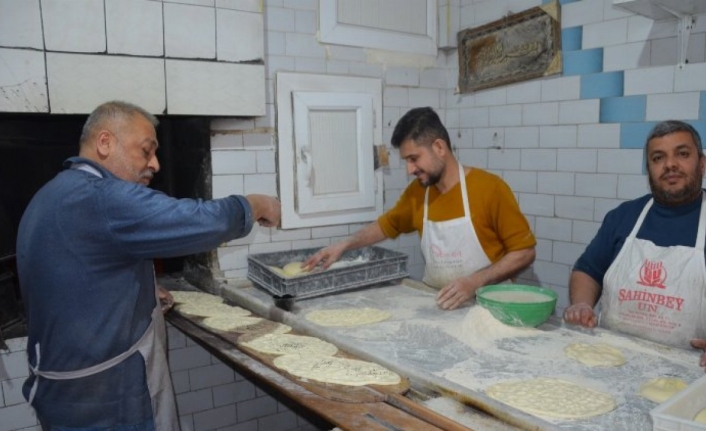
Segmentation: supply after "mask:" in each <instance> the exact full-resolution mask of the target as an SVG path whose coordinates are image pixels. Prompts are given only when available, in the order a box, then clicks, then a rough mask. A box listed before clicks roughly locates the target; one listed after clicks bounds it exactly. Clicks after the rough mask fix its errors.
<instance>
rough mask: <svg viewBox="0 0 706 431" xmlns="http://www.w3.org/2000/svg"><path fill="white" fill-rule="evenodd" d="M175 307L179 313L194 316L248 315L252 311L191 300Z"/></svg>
mask: <svg viewBox="0 0 706 431" xmlns="http://www.w3.org/2000/svg"><path fill="white" fill-rule="evenodd" d="M174 309H175V310H177V311H178V312H179V313H182V314H185V315H187V316H193V317H211V316H219V315H221V314H226V315H235V316H247V315H249V314H250V312H249V311H248V310H246V309H244V308H240V307H233V306H230V305H228V304H220V303H217V302H189V303H186V304H180V305H177V306H176V307H175V308H174Z"/></svg>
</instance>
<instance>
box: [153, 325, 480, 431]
mask: <svg viewBox="0 0 706 431" xmlns="http://www.w3.org/2000/svg"><path fill="white" fill-rule="evenodd" d="M167 321H168V322H169V323H171V324H172V325H173V326H175V327H176V328H178V329H179V330H181V331H182V332H183V333H184V334H186V335H187V336H188V337H189V338H191V339H192V340H194V341H195V342H196V343H198V344H199V345H201V346H202V347H204V348H205V349H206V350H208V351H209V352H210V353H211V354H213V355H214V356H216V357H217V358H219V359H220V360H221V361H223V363H225V364H227V365H229V366H230V367H232V368H233V369H234V370H236V371H237V372H238V373H240V374H243V375H245V376H247V377H249V378H250V379H252V380H253V381H255V382H257V383H258V384H260V385H262V386H265V387H267V388H269V389H272V390H274V391H276V392H278V393H279V394H281V395H282V396H283V397H286V398H287V399H289V400H291V401H293V402H294V403H296V404H298V405H299V406H301V408H302V409H304V410H306V411H308V412H310V413H313V414H315V415H316V416H318V417H320V418H322V419H324V420H326V421H328V422H329V423H331V424H332V425H335V426H337V427H339V428H340V429H342V430H371V431H378V430H379V431H391V430H393V431H401V430H418V431H443V430H446V431H462V430H468V428H466V427H463V426H461V425H459V424H457V423H455V422H453V421H451V420H450V419H448V418H446V417H444V416H441V415H439V414H437V413H435V412H433V411H432V410H429V409H426V408H424V407H422V406H420V405H419V404H416V403H414V402H412V401H410V400H408V399H407V398H405V397H403V396H399V395H396V394H393V393H388V394H385V393H380V392H377V391H375V390H372V389H371V390H370V392H371V393H370V396H369V397H365V398H364V399H365V400H366V401H364V402H356V401H354V400H352V399H351V397H350V396H347V397H346V396H336V394H335V392H333V391H331V390H329V391H328V392H327V391H322V390H317V391H316V392H314V391H312V390H310V389H308V388H306V387H304V386H303V385H301V384H298V383H297V382H295V381H293V380H290V379H289V378H287V377H285V376H283V375H282V374H280V373H279V372H277V371H275V370H273V369H272V368H270V367H269V366H267V365H265V364H264V363H263V362H261V361H259V360H256V359H255V358H253V357H252V356H250V355H248V354H246V353H245V352H244V351H242V350H240V349H238V348H237V347H236V346H235V345H234V344H233V343H231V342H228V341H226V340H224V339H223V338H221V337H219V336H217V335H214V334H213V333H211V332H209V331H207V330H205V329H203V328H201V327H200V326H198V325H196V324H195V323H193V322H192V321H191V320H190V319H187V318H185V317H183V316H181V315H179V314H177V313H175V312H170V313H168V314H167ZM375 399H377V400H378V401H370V400H375Z"/></svg>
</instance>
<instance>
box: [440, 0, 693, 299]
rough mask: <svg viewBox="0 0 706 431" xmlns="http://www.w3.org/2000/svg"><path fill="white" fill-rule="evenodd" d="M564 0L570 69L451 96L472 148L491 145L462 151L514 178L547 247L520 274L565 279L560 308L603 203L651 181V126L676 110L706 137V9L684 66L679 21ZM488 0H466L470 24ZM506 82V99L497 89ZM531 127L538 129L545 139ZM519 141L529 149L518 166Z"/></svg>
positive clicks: (638, 191) (559, 282)
mask: <svg viewBox="0 0 706 431" xmlns="http://www.w3.org/2000/svg"><path fill="white" fill-rule="evenodd" d="M498 3H501V4H502V3H503V2H498ZM542 3H549V1H548V0H545V1H543V2H542ZM560 3H561V6H562V49H563V73H562V74H561V75H560V76H553V77H547V78H545V79H543V80H538V81H535V82H526V83H521V84H515V85H512V86H509V87H507V88H501V89H494V90H489V91H486V92H479V93H476V94H473V95H465V96H463V97H461V98H460V99H461V100H459V99H458V98H457V99H456V100H454V104H453V105H456V106H458V107H459V108H458V110H459V112H460V115H459V122H460V124H461V127H462V128H463V127H464V126H466V127H469V128H473V135H474V140H473V143H472V146H473V147H475V148H478V149H484V151H486V152H487V153H488V154H487V155H485V156H481V157H478V154H477V153H476V154H470V153H467V152H466V153H464V152H460V153H459V154H460V155H461V158H462V159H464V160H465V161H466V163H469V164H474V165H476V166H480V167H485V168H488V169H490V170H491V171H495V172H496V173H498V174H500V175H502V176H503V177H504V178H505V179H506V181H508V183H509V184H510V186H511V187H512V188H513V190H515V192H516V193H517V195H518V199H519V202H520V206H521V208H522V210H523V212H524V213H525V214H526V215H527V216H528V218H529V219H530V222H531V223H532V224H533V229H534V232H535V234H536V236H537V238H538V241H539V245H541V248H542V251H543V252H542V253H541V254H540V253H538V258H537V261H536V262H535V264H534V265H533V267H532V268H531V269H530V270H527V271H525V272H524V273H523V274H522V275H521V276H520V277H519V279H520V280H521V281H528V282H529V283H531V284H540V285H543V286H548V287H552V288H555V289H556V290H557V291H558V292H559V293H560V298H559V302H558V304H557V312H558V313H560V312H561V311H562V310H563V308H564V307H565V306H566V304H567V301H568V298H567V285H568V274H569V272H570V268H571V266H572V265H573V262H574V261H575V259H576V258H577V257H578V256H579V255H580V252H581V251H582V250H583V248H585V245H586V244H587V243H588V242H589V241H590V240H591V239H592V238H593V235H594V234H595V232H596V231H597V229H598V227H599V226H600V222H601V220H602V219H603V217H604V215H605V213H606V212H608V211H609V210H610V209H612V208H614V207H615V206H617V205H618V204H619V203H620V202H622V201H624V200H626V199H632V198H635V197H638V196H640V195H642V194H644V193H647V192H648V191H649V190H648V187H647V181H646V179H645V177H644V167H643V165H644V162H643V157H642V151H641V150H642V148H643V146H644V140H645V138H646V136H647V133H648V132H649V130H650V129H651V128H652V127H653V126H654V125H655V124H656V123H657V122H658V121H662V120H665V119H670V118H676V119H681V120H685V121H687V122H689V123H690V124H692V125H694V127H696V128H697V130H699V132H700V133H701V134H702V136H706V106H705V105H706V78H705V77H706V64H704V63H703V61H704V56H705V52H704V44H705V42H704V40H705V39H706V32H705V30H706V24H705V22H706V17H703V16H699V17H697V23H696V24H695V26H694V28H693V30H692V34H691V37H690V45H689V49H688V51H687V56H688V58H689V60H690V63H689V64H687V65H685V66H682V67H678V66H677V65H676V62H677V59H676V51H677V38H676V34H677V27H676V26H677V21H676V20H671V21H659V22H654V21H652V20H651V19H648V18H645V17H642V16H636V15H634V14H632V13H630V12H627V11H624V10H621V9H619V8H615V7H613V5H612V0H573V1H564V0H561V1H560ZM482 4H484V3H478V2H474V3H468V4H467V3H464V4H462V11H461V17H462V24H461V28H469V27H473V26H475V25H479V24H480V23H479V22H478V16H479V15H481V14H479V13H478V11H477V8H479V7H483V6H481V5H482ZM497 8H499V9H502V6H497V7H496V9H495V11H496V12H497V10H498V9H497ZM471 9H472V10H471ZM485 12H487V11H484V13H485ZM505 12H507V11H505ZM484 16H487V14H485V15H484ZM501 16H502V14H498V15H496V16H495V17H494V19H497V18H500V17H501ZM490 20H492V19H489V21H490ZM664 51H669V52H670V53H672V54H673V55H671V56H667V55H665V53H664ZM503 92H506V96H505V101H504V102H503V101H502V100H501V99H502V98H498V95H499V94H502V93H503ZM490 93H492V95H490ZM498 102H500V104H498ZM453 105H449V104H447V109H448V110H451V109H453V108H454V106H453ZM486 112H489V113H486ZM517 112H520V115H519V120H518V114H517ZM529 127H534V128H538V132H539V137H538V139H537V138H535V136H536V134H535V133H536V132H534V131H531V129H528V128H529ZM484 128H493V134H492V136H494V137H500V140H501V141H500V142H499V145H498V142H497V138H496V140H495V141H491V140H489V139H487V136H488V135H487V134H486V136H485V137H484V138H480V139H479V138H478V137H479V136H483V132H482V130H483V129H484ZM530 131H531V133H527V134H526V135H524V134H523V132H530ZM503 137H504V142H503V141H502V138H503ZM510 147H512V148H520V155H519V158H520V167H519V170H518V169H516V168H515V167H514V162H513V160H514V159H515V157H517V156H516V155H515V154H514V153H513V152H509V151H508V150H507V148H510ZM531 174H535V175H531ZM528 183H529V184H528ZM539 245H538V247H539Z"/></svg>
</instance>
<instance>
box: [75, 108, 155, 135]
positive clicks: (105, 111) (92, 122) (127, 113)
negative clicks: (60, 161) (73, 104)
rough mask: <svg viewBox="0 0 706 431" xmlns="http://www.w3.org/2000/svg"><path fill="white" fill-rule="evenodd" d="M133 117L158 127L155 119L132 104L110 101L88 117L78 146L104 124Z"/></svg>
mask: <svg viewBox="0 0 706 431" xmlns="http://www.w3.org/2000/svg"><path fill="white" fill-rule="evenodd" d="M133 115H141V116H143V117H145V118H146V119H147V121H149V122H150V123H151V124H152V125H153V126H154V127H157V126H158V125H159V120H158V119H157V117H155V116H154V115H152V114H150V113H149V112H147V111H146V110H145V109H143V108H140V107H139V106H137V105H134V104H132V103H128V102H123V101H121V100H112V101H110V102H105V103H103V104H102V105H100V106H98V107H97V108H96V109H94V110H93V112H91V114H90V115H89V116H88V119H86V123H85V124H84V125H83V130H81V137H80V138H79V144H80V145H81V146H83V145H84V143H85V142H87V141H88V139H90V136H91V133H93V132H94V131H95V130H96V129H98V128H100V127H104V124H105V123H106V122H108V121H114V120H118V119H128V118H130V117H132V116H133Z"/></svg>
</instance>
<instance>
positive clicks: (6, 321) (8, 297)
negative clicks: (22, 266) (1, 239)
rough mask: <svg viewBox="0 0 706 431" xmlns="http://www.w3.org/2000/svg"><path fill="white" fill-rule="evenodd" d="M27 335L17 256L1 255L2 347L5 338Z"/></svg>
mask: <svg viewBox="0 0 706 431" xmlns="http://www.w3.org/2000/svg"><path fill="white" fill-rule="evenodd" d="M25 335H27V324H26V319H25V317H24V309H23V307H22V298H21V297H20V286H19V282H18V279H17V271H16V265H15V256H14V255H7V256H3V257H0V349H7V345H6V344H5V340H8V339H10V338H17V337H23V336H25Z"/></svg>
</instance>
